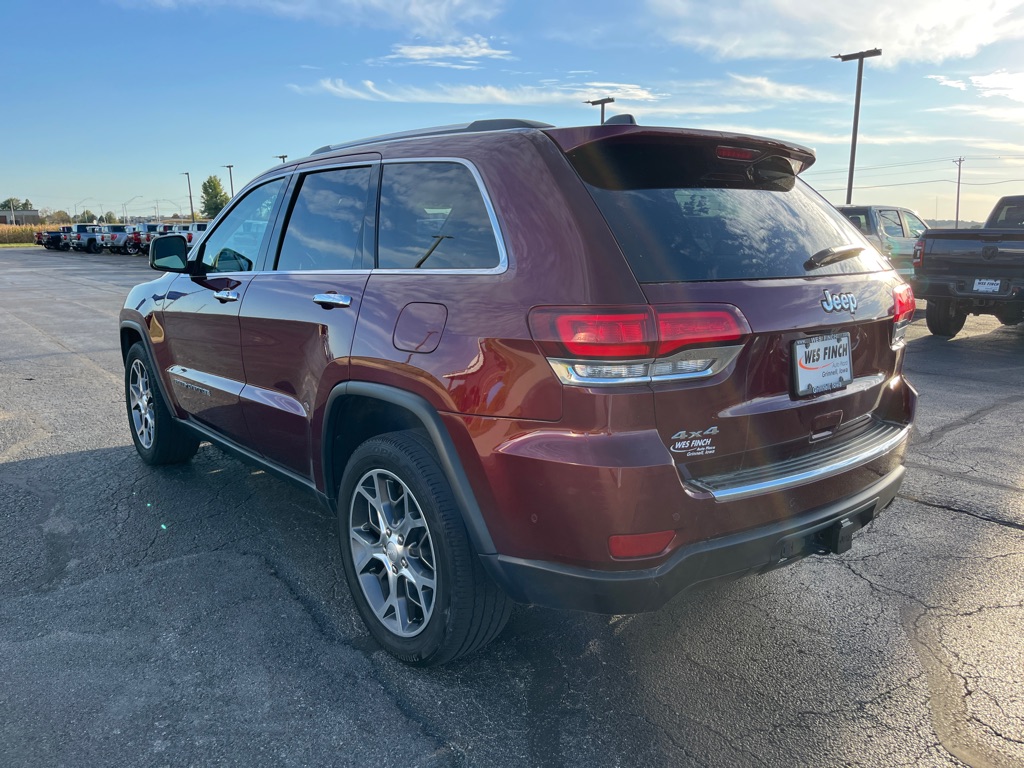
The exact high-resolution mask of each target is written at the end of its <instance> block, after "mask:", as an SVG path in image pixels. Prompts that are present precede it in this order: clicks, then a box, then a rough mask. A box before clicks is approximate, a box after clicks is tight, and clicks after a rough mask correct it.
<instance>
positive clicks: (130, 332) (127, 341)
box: [120, 320, 179, 419]
mask: <svg viewBox="0 0 1024 768" xmlns="http://www.w3.org/2000/svg"><path fill="white" fill-rule="evenodd" d="M120 333H121V362H122V363H125V362H127V361H128V350H130V349H131V348H132V346H134V345H135V344H136V343H138V342H142V346H144V347H145V348H146V354H147V355H149V359H150V362H152V363H153V366H154V371H153V373H154V377H153V378H155V379H156V386H157V389H159V390H160V396H161V397H163V399H164V402H165V403H166V404H167V409H168V410H169V411H170V413H171V417H172V418H174V419H178V418H179V417H178V413H177V407H178V406H177V403H176V402H175V401H174V400H173V399H171V396H170V395H171V393H170V392H168V391H167V387H166V385H165V382H164V377H163V375H162V371H160V370H159V368H157V365H156V355H155V354H154V353H153V345H152V343H150V339H149V334H148V333H146V331H145V330H144V329H143V327H142V325H140V324H139V323H137V322H135V321H134V320H122V321H121V329H120Z"/></svg>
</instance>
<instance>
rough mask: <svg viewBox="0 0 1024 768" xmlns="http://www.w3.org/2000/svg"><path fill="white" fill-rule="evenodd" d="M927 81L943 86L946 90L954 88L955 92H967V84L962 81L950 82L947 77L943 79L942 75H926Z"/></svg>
mask: <svg viewBox="0 0 1024 768" xmlns="http://www.w3.org/2000/svg"><path fill="white" fill-rule="evenodd" d="M928 79H929V80H934V81H935V82H937V83H938V84H939V85H944V86H946V87H947V88H956V89H957V90H960V91H966V90H967V83H965V82H964V81H963V80H950V79H949V78H948V77H945V76H943V75H928Z"/></svg>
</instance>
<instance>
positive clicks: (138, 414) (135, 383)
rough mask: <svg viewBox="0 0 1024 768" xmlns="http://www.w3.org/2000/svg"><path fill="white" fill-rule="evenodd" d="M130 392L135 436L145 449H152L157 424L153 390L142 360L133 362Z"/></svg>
mask: <svg viewBox="0 0 1024 768" xmlns="http://www.w3.org/2000/svg"><path fill="white" fill-rule="evenodd" d="M128 390H129V404H130V406H131V413H132V428H133V429H134V430H135V436H136V437H137V438H138V440H139V443H140V444H141V445H142V447H143V448H152V447H153V433H154V424H155V413H154V412H153V390H152V389H151V388H150V385H149V371H147V370H146V366H145V365H143V364H142V361H141V360H135V361H134V362H132V369H131V378H130V380H129V387H128Z"/></svg>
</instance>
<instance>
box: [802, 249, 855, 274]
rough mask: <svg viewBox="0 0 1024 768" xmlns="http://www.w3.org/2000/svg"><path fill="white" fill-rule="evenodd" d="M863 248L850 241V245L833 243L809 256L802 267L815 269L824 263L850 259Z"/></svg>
mask: <svg viewBox="0 0 1024 768" xmlns="http://www.w3.org/2000/svg"><path fill="white" fill-rule="evenodd" d="M863 250H864V246H863V245H853V244H852V243H851V244H850V245H833V246H832V247H831V248H825V249H824V250H821V251H818V252H817V253H816V254H814V255H813V256H811V258H809V259H808V260H807V263H806V264H805V265H804V267H805V268H806V269H816V268H818V267H824V266H825V265H826V264H834V263H836V262H837V261H843V260H845V259H852V258H853V257H854V256H856V255H857V254H859V253H860V252H861V251H863Z"/></svg>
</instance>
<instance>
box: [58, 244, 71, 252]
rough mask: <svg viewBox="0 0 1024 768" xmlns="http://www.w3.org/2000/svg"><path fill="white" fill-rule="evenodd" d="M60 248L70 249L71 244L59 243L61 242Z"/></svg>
mask: <svg viewBox="0 0 1024 768" xmlns="http://www.w3.org/2000/svg"><path fill="white" fill-rule="evenodd" d="M60 249H61V250H62V251H70V250H71V246H70V245H68V244H67V243H61V244H60Z"/></svg>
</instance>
